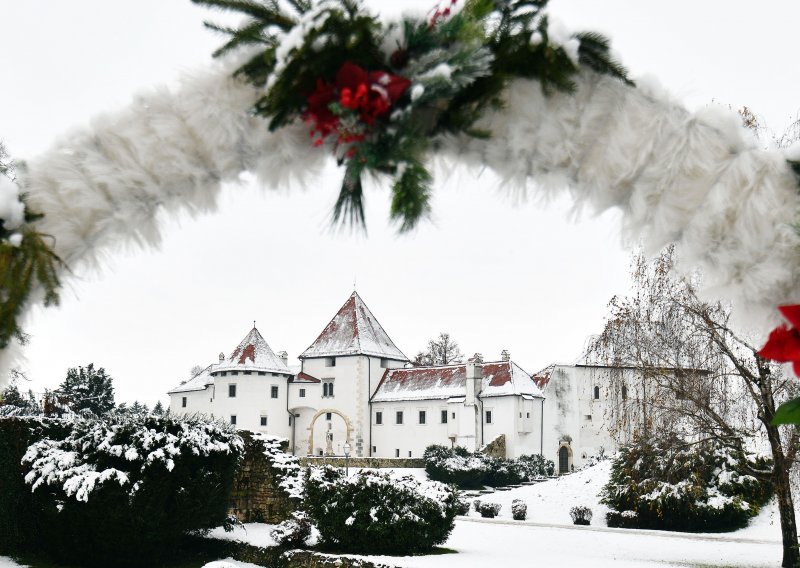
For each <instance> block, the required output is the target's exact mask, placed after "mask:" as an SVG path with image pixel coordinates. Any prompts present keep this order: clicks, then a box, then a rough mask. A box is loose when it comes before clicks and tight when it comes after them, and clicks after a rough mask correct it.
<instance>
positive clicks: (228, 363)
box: [214, 327, 292, 375]
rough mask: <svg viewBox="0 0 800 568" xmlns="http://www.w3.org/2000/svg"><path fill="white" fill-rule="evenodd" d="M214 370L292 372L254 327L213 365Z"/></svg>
mask: <svg viewBox="0 0 800 568" xmlns="http://www.w3.org/2000/svg"><path fill="white" fill-rule="evenodd" d="M214 371H215V372H216V371H268V372H270V373H284V374H287V375H290V374H291V373H292V372H291V371H290V370H289V368H288V367H287V366H286V365H285V364H284V363H283V361H281V359H280V358H279V357H278V356H277V355H275V352H274V351H273V350H272V348H271V347H270V346H269V345H268V344H267V342H266V340H265V339H264V338H263V337H262V335H261V333H259V331H258V330H257V329H256V328H255V327H253V329H251V330H250V333H248V334H247V335H246V336H245V338H244V339H242V341H241V342H240V343H239V345H238V346H237V347H236V349H234V350H233V353H231V355H230V357H228V358H227V359H226V360H224V361H221V362H220V364H219V365H216V366H215V367H214Z"/></svg>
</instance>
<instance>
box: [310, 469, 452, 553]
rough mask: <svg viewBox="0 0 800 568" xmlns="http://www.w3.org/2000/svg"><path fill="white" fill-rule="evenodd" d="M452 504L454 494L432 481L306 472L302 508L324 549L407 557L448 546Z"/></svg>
mask: <svg viewBox="0 0 800 568" xmlns="http://www.w3.org/2000/svg"><path fill="white" fill-rule="evenodd" d="M457 501H458V494H457V493H456V491H454V490H453V489H452V488H451V487H448V486H446V485H443V484H441V483H437V482H435V481H419V480H417V479H415V478H414V477H412V476H407V475H406V476H402V475H396V474H390V473H379V472H375V471H360V472H358V473H356V474H354V475H351V476H350V477H346V476H344V474H343V473H342V472H341V470H339V469H333V468H331V467H325V468H313V469H309V470H308V471H307V473H306V480H305V493H304V500H303V506H304V508H305V510H306V512H307V513H308V515H309V516H310V517H311V519H312V520H313V522H314V524H315V525H316V527H317V529H318V530H319V532H320V545H321V546H322V547H323V548H327V549H329V550H335V551H338V552H345V553H354V554H392V555H407V554H414V553H419V552H426V551H429V550H430V549H432V548H433V547H434V546H436V545H439V544H442V543H444V542H445V541H446V540H447V538H448V536H449V535H450V532H451V531H452V530H453V527H454V524H455V523H454V519H455V516H456V503H457Z"/></svg>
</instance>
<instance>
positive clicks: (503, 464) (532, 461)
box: [423, 445, 554, 489]
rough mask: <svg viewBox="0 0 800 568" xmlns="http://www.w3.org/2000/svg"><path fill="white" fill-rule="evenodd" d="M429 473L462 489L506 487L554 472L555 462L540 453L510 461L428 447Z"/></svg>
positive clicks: (441, 447) (430, 475) (456, 448)
mask: <svg viewBox="0 0 800 568" xmlns="http://www.w3.org/2000/svg"><path fill="white" fill-rule="evenodd" d="M423 458H424V459H425V472H426V473H427V474H428V477H429V478H430V479H434V480H436V481H441V482H443V483H452V484H454V485H457V486H458V487H460V488H462V489H476V488H480V487H484V486H486V485H489V486H491V487H504V486H506V485H515V484H518V483H521V482H523V481H528V480H533V479H536V478H540V477H543V476H545V475H552V474H553V469H554V464H553V462H552V461H550V460H545V459H544V458H543V457H542V456H539V455H529V456H521V457H520V458H518V459H516V460H506V459H501V458H495V457H491V456H487V455H485V454H482V453H475V454H473V453H471V452H469V451H468V450H466V449H465V448H462V447H459V446H456V447H455V448H447V447H445V446H439V445H433V446H428V447H427V448H426V449H425V453H424V454H423Z"/></svg>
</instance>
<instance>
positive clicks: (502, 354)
mask: <svg viewBox="0 0 800 568" xmlns="http://www.w3.org/2000/svg"><path fill="white" fill-rule="evenodd" d="M500 358H501V359H502V360H503V361H511V353H509V352H508V349H503V350H502V351H501V352H500Z"/></svg>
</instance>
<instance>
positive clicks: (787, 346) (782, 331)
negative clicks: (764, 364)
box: [758, 325, 800, 363]
mask: <svg viewBox="0 0 800 568" xmlns="http://www.w3.org/2000/svg"><path fill="white" fill-rule="evenodd" d="M758 354H759V355H760V356H761V357H763V358H764V359H770V360H772V361H777V362H778V363H788V362H789V361H800V333H798V331H797V330H796V329H789V327H788V326H786V325H782V326H780V327H776V328H775V329H773V330H772V333H770V334H769V339H767V343H766V345H764V347H762V348H761V351H759V352H758Z"/></svg>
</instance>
